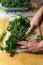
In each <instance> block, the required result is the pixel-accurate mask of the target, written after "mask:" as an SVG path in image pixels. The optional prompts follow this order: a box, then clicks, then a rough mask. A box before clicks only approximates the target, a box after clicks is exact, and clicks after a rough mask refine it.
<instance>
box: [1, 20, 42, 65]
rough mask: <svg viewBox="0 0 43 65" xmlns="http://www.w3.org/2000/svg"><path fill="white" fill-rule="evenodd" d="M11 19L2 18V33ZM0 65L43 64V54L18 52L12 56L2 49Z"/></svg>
mask: <svg viewBox="0 0 43 65" xmlns="http://www.w3.org/2000/svg"><path fill="white" fill-rule="evenodd" d="M8 22H9V19H3V20H2V19H0V33H1V32H2V30H3V29H4V28H5V27H6V26H7V25H8ZM0 65H43V54H42V55H40V54H30V53H16V54H15V55H14V57H10V56H9V54H8V53H6V52H4V51H1V50H0Z"/></svg>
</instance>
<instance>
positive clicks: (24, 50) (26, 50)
mask: <svg viewBox="0 0 43 65" xmlns="http://www.w3.org/2000/svg"><path fill="white" fill-rule="evenodd" d="M21 52H31V53H34V50H33V49H32V48H29V49H21Z"/></svg>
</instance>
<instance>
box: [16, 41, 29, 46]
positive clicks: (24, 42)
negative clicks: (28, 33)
mask: <svg viewBox="0 0 43 65" xmlns="http://www.w3.org/2000/svg"><path fill="white" fill-rule="evenodd" d="M27 43H28V41H20V42H17V44H19V45H27Z"/></svg>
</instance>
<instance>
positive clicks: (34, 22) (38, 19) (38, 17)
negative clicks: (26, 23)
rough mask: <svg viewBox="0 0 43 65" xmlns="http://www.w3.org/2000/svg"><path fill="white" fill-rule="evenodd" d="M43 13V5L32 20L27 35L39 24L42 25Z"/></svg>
mask: <svg viewBox="0 0 43 65" xmlns="http://www.w3.org/2000/svg"><path fill="white" fill-rule="evenodd" d="M42 15H43V6H42V7H41V8H40V9H39V10H38V12H37V13H36V14H35V16H34V17H33V18H32V20H31V22H30V25H31V26H30V28H29V30H28V31H27V32H26V35H28V34H29V33H30V32H31V31H32V30H33V29H34V28H35V27H38V26H37V25H38V24H39V25H40V22H41V21H42Z"/></svg>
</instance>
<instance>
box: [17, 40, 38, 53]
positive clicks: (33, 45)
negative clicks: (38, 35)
mask: <svg viewBox="0 0 43 65" xmlns="http://www.w3.org/2000/svg"><path fill="white" fill-rule="evenodd" d="M17 44H19V45H21V46H20V49H21V51H22V52H31V53H37V52H38V51H39V42H37V41H36V40H30V41H20V42H18V43H17Z"/></svg>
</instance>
